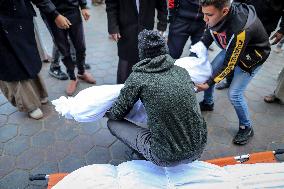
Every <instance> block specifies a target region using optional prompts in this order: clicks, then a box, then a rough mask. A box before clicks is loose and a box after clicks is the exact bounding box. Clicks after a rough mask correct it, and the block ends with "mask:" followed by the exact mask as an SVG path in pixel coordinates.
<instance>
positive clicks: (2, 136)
mask: <svg viewBox="0 0 284 189" xmlns="http://www.w3.org/2000/svg"><path fill="white" fill-rule="evenodd" d="M17 130H18V126H17V125H11V124H6V125H5V126H4V127H1V128H0V142H7V141H9V140H11V139H12V138H14V137H16V136H17V133H18V131H17Z"/></svg>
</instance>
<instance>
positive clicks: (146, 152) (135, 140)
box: [107, 120, 171, 166]
mask: <svg viewBox="0 0 284 189" xmlns="http://www.w3.org/2000/svg"><path fill="white" fill-rule="evenodd" d="M107 126H108V128H109V130H110V132H111V134H112V135H114V136H115V137H117V138H118V139H119V140H120V141H121V142H123V143H124V144H125V145H127V146H128V147H129V148H131V149H133V150H135V151H137V152H138V153H140V154H142V155H143V156H144V157H145V158H146V159H147V160H149V161H151V162H153V163H155V164H156V165H160V166H167V165H171V164H170V163H167V162H163V161H161V160H159V159H158V158H157V157H156V156H155V154H153V153H152V152H151V149H150V148H151V147H150V143H151V132H150V130H149V129H146V128H143V127H139V126H137V125H135V124H133V123H131V122H129V121H126V120H122V121H114V120H109V121H108V122H107Z"/></svg>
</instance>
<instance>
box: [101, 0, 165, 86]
mask: <svg viewBox="0 0 284 189" xmlns="http://www.w3.org/2000/svg"><path fill="white" fill-rule="evenodd" d="M105 3H106V12H107V19H108V33H109V34H110V37H111V39H112V40H114V41H116V42H117V47H118V57H119V61H118V68H117V84H122V83H124V82H125V80H126V79H127V78H128V76H129V75H130V73H131V70H132V66H133V65H134V64H135V63H137V62H138V61H139V57H138V33H139V32H140V31H142V30H143V29H148V30H152V29H153V28H154V23H155V10H157V13H158V16H157V17H158V21H159V22H158V24H157V29H158V30H159V31H160V32H164V31H165V30H166V28H167V15H168V10H167V1H166V0H143V1H142V0H106V1H105Z"/></svg>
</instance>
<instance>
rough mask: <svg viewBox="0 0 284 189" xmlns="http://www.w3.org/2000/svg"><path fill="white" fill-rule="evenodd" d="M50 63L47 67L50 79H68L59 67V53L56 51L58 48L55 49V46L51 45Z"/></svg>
mask: <svg viewBox="0 0 284 189" xmlns="http://www.w3.org/2000/svg"><path fill="white" fill-rule="evenodd" d="M52 59H53V60H52V61H51V64H50V67H49V71H48V73H49V75H51V76H52V77H54V78H56V79H60V80H67V79H68V75H67V74H66V73H64V72H62V70H61V67H60V52H59V50H58V48H57V47H56V45H55V44H54V45H53V49H52Z"/></svg>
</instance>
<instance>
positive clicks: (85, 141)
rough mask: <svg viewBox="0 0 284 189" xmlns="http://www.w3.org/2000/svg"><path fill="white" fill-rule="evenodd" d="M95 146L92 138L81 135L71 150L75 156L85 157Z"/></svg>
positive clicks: (71, 146) (72, 144)
mask: <svg viewBox="0 0 284 189" xmlns="http://www.w3.org/2000/svg"><path fill="white" fill-rule="evenodd" d="M94 146H95V141H94V139H93V137H92V136H89V135H80V136H77V137H76V138H75V139H74V140H73V141H72V142H71V143H70V149H71V153H72V154H73V155H79V156H83V155H85V154H87V153H88V152H89V151H90V150H91V149H92V148H93V147H94Z"/></svg>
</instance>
